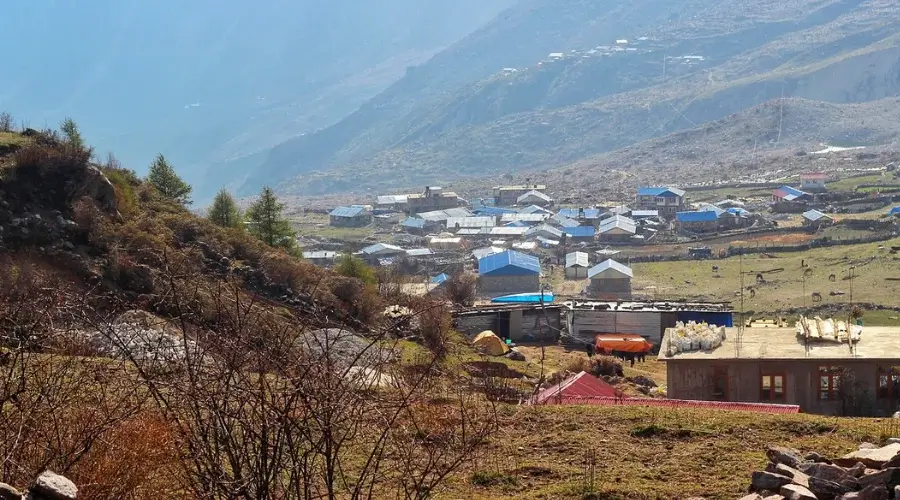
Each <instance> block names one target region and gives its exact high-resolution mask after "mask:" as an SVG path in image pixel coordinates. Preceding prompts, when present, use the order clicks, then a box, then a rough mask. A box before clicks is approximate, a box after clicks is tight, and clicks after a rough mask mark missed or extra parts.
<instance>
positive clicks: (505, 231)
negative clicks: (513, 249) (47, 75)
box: [490, 226, 528, 236]
mask: <svg viewBox="0 0 900 500" xmlns="http://www.w3.org/2000/svg"><path fill="white" fill-rule="evenodd" d="M527 231H528V228H527V227H509V226H503V227H492V228H491V232H490V235H491V236H524V235H525V233H526V232H527Z"/></svg>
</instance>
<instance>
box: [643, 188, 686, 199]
mask: <svg viewBox="0 0 900 500" xmlns="http://www.w3.org/2000/svg"><path fill="white" fill-rule="evenodd" d="M637 194H638V196H664V197H674V196H684V190H682V189H678V188H669V187H642V188H638V193H637Z"/></svg>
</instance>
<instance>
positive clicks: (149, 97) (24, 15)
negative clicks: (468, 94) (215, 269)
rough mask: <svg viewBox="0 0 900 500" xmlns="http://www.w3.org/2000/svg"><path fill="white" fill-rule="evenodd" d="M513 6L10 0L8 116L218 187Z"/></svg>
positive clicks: (0, 28)
mask: <svg viewBox="0 0 900 500" xmlns="http://www.w3.org/2000/svg"><path fill="white" fill-rule="evenodd" d="M512 2H513V0H478V1H476V0H453V1H451V0H434V1H428V2H422V1H419V0H382V1H379V2H359V1H357V0H327V1H325V0H291V1H287V0H268V1H264V2H255V3H247V2H239V1H237V0H196V1H191V2H180V1H175V0H158V1H148V0H92V1H90V2H55V1H51V0H30V1H28V2H11V3H9V5H4V13H3V15H2V16H0V33H2V35H0V36H3V37H4V38H5V39H6V40H7V44H6V45H7V46H8V47H10V48H11V49H12V48H13V47H14V50H9V51H7V52H5V55H4V63H3V74H4V78H3V79H2V80H0V110H3V111H9V112H11V113H13V114H15V115H16V116H19V117H25V116H27V117H29V119H30V120H31V122H30V125H32V126H35V127H43V126H45V125H48V126H55V125H57V124H58V122H59V121H60V120H61V119H62V118H63V117H64V116H66V115H70V116H73V117H77V119H78V121H79V124H80V125H81V128H82V130H83V131H84V133H85V135H86V136H87V137H89V138H90V139H91V142H92V143H93V144H95V145H96V146H97V147H98V148H99V149H100V151H101V152H105V151H106V150H111V149H113V145H115V148H114V149H115V151H116V152H117V154H118V155H119V156H120V158H121V159H122V160H123V161H124V162H125V164H126V165H127V166H129V167H131V168H135V169H137V170H142V169H143V168H145V167H146V164H148V163H149V162H150V160H151V159H152V157H153V156H154V155H155V154H156V153H157V152H159V151H162V152H164V153H165V154H166V155H167V156H168V157H169V158H171V159H172V161H173V162H174V163H175V164H176V165H177V166H179V167H180V168H181V169H182V170H183V173H184V174H185V175H186V176H187V177H188V178H189V179H191V180H192V181H194V182H195V184H198V185H197V186H196V187H197V188H202V187H204V186H200V185H199V184H202V183H203V181H204V180H209V181H210V182H209V184H211V186H209V187H210V188H211V189H213V190H214V189H218V188H219V187H220V186H221V182H222V181H223V176H222V175H221V173H222V172H215V170H214V173H213V174H211V175H210V176H209V177H207V176H206V173H205V172H204V170H205V169H206V168H207V167H208V166H209V165H210V164H216V163H219V162H224V161H226V160H234V159H236V158H240V157H244V156H246V155H249V154H251V153H254V152H257V151H262V150H265V149H267V148H269V147H272V146H274V145H275V144H277V143H279V142H282V141H284V140H286V139H289V138H291V137H295V136H297V135H299V134H300V133H302V132H311V131H314V130H316V129H317V128H321V127H324V126H327V125H329V124H331V123H333V122H335V121H337V120H339V119H340V118H342V117H343V116H344V115H346V114H348V113H350V112H352V111H353V110H354V109H356V108H357V107H358V106H359V105H360V104H361V103H363V102H364V101H365V100H366V99H368V98H370V97H372V96H374V95H375V94H377V93H378V92H380V91H381V90H382V89H384V88H385V87H387V86H388V85H390V84H391V83H392V82H394V81H395V80H397V79H398V78H400V77H402V76H403V73H404V71H405V68H406V67H408V66H414V65H416V64H419V63H420V62H422V61H424V60H427V59H428V58H429V57H431V56H432V55H433V54H434V53H435V52H438V51H439V50H440V49H442V48H444V47H446V46H447V45H450V44H452V43H453V42H455V41H457V40H458V39H460V38H461V37H463V36H465V35H466V34H468V33H469V32H471V31H472V30H474V29H476V28H478V27H479V26H481V25H482V24H484V23H486V22H487V21H489V20H490V19H491V18H492V17H494V15H496V14H497V13H498V12H500V11H501V10H502V9H504V8H506V7H508V6H509V5H510V4H511V3H512Z"/></svg>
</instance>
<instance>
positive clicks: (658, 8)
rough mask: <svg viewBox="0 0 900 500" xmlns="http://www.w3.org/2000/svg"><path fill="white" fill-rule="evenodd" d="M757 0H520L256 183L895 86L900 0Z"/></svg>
mask: <svg viewBox="0 0 900 500" xmlns="http://www.w3.org/2000/svg"><path fill="white" fill-rule="evenodd" d="M762 3H763V4H765V5H759V2H756V3H753V4H752V5H750V3H747V2H737V1H730V0H729V1H725V2H713V1H711V0H684V1H676V2H671V1H669V2H662V1H658V0H643V1H636V2H621V1H619V2H616V1H606V2H586V1H584V2H582V1H578V0H565V1H561V2H550V1H549V0H548V1H540V0H533V1H521V2H519V3H518V4H517V5H516V6H515V7H513V8H512V9H510V10H508V11H505V12H504V13H503V14H501V15H499V16H498V17H497V18H496V19H495V20H494V21H493V22H491V23H490V24H488V25H487V26H485V27H484V28H482V29H480V30H478V31H476V32H474V33H472V34H471V35H469V36H468V37H466V38H465V39H464V40H462V41H461V42H459V43H458V44H456V45H454V46H453V47H450V48H448V49H447V50H445V51H444V52H442V53H441V54H438V55H436V56H435V57H434V58H432V59H431V60H430V61H429V62H428V63H425V64H423V65H422V66H420V67H417V68H416V69H415V70H414V71H412V72H410V73H408V74H407V76H406V77H404V78H403V79H402V80H400V81H399V82H397V83H396V84H394V85H393V86H392V87H391V88H389V89H387V90H386V91H385V92H383V93H381V94H380V95H379V96H377V97H375V98H373V99H372V100H370V101H369V102H368V103H366V104H365V105H364V106H362V107H361V108H360V110H358V111H357V112H355V113H353V114H351V115H349V116H348V117H347V118H345V119H344V120H342V121H341V122H339V123H337V124H335V125H334V126H332V127H329V128H327V129H325V130H322V131H320V132H318V133H316V134H312V135H308V136H305V137H303V138H301V139H298V140H293V141H289V142H287V143H285V144H282V145H280V146H278V147H276V148H275V149H273V151H272V153H271V154H270V155H269V156H268V158H265V160H264V161H263V162H262V164H261V165H260V166H259V167H258V168H257V171H258V173H259V174H258V175H259V176H258V178H257V181H256V182H258V180H259V179H262V178H265V179H267V181H268V182H271V179H277V178H289V177H290V176H298V177H296V178H294V179H288V180H287V181H286V182H285V184H284V186H283V188H284V190H285V191H288V192H292V193H298V194H314V193H327V192H339V191H348V190H359V189H361V188H363V187H369V188H375V187H378V186H384V185H391V184H396V183H397V182H398V181H399V182H403V183H404V185H406V184H413V183H422V182H431V181H442V182H446V181H450V180H452V179H454V178H459V177H468V176H475V175H484V174H492V173H502V172H517V171H521V170H527V169H543V168H547V167H550V166H554V165H565V164H568V163H572V162H576V161H578V160H580V159H583V158H588V157H591V156H592V155H596V154H599V153H603V152H604V151H611V150H615V149H619V148H623V147H627V146H629V145H631V144H635V143H637V142H640V141H643V140H647V139H651V138H653V137H659V136H663V135H666V134H670V133H672V132H677V131H679V130H683V129H688V128H692V127H697V126H700V125H701V124H703V123H705V122H708V121H713V120H718V119H721V118H723V117H725V116H728V115H730V114H733V113H737V112H740V111H741V110H743V109H746V108H749V107H752V106H755V105H757V104H760V103H763V102H765V101H767V100H770V99H773V98H779V97H780V96H785V97H800V98H805V99H810V100H821V101H827V102H832V103H854V102H867V101H872V100H876V99H880V98H885V97H890V96H894V95H897V94H898V92H900V69H898V60H900V57H898V52H897V50H898V49H897V47H898V43H897V41H898V37H897V33H898V32H900V29H898V28H900V7H898V6H897V5H895V4H894V3H892V2H889V1H887V0H873V1H860V0H826V1H813V0H795V1H789V2H762ZM554 7H556V9H554ZM529 33H531V36H528V34H529ZM619 38H627V39H628V43H627V44H621V46H619V47H615V41H616V39H619ZM639 39H640V40H639ZM516 43H521V44H522V49H521V50H511V49H509V47H510V46H511V45H515V44H516ZM570 47H573V48H575V50H576V52H575V53H574V54H573V53H572V52H571V50H573V49H572V48H570ZM598 49H600V50H598ZM629 49H631V50H629ZM591 50H594V51H595V52H594V53H590V51H591ZM619 50H621V52H620V51H619ZM549 52H563V53H564V54H565V57H564V58H563V59H562V60H558V61H550V60H548V56H547V54H548V53H549ZM603 52H607V53H609V55H602V53H603ZM504 53H507V55H508V57H507V58H506V59H504V58H503V57H502V54H504ZM466 56H469V58H470V59H471V61H472V64H471V66H468V65H466V64H465V61H466ZM684 56H689V58H687V59H686V58H684ZM528 60H530V61H531V63H530V64H528V66H527V67H526V66H523V64H526V61H528ZM501 61H508V62H505V63H501ZM539 61H540V62H541V64H540V66H537V63H538V62H539ZM505 67H513V68H516V70H517V71H515V72H508V73H507V74H503V73H501V69H502V68H505ZM450 75H456V76H450ZM443 77H446V78H443ZM466 79H469V81H468V82H464V81H463V80H466ZM454 86H455V88H451V87H454ZM350 172H352V175H350V174H349V173H350ZM253 185H254V180H253V179H251V180H250V182H248V184H247V187H248V188H249V187H251V186H253Z"/></svg>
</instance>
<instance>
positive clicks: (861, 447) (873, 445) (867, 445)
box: [859, 442, 878, 450]
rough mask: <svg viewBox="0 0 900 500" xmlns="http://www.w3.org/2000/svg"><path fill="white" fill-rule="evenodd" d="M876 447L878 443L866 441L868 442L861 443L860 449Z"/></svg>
mask: <svg viewBox="0 0 900 500" xmlns="http://www.w3.org/2000/svg"><path fill="white" fill-rule="evenodd" d="M876 448H878V445H877V444H872V443H866V442H862V443H859V449H860V450H874V449H876Z"/></svg>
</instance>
